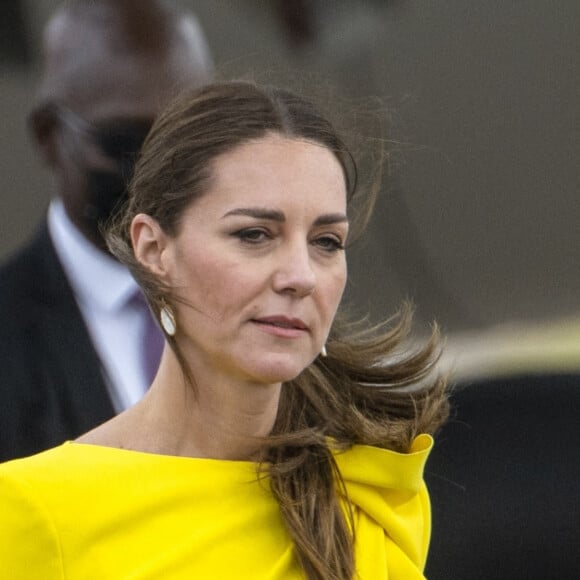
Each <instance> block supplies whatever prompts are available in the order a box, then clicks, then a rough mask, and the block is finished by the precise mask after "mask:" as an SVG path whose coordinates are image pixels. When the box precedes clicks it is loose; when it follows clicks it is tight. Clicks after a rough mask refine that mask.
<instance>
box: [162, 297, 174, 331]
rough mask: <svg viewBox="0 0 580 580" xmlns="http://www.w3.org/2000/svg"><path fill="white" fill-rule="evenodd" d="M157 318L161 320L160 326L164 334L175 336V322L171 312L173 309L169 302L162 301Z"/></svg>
mask: <svg viewBox="0 0 580 580" xmlns="http://www.w3.org/2000/svg"><path fill="white" fill-rule="evenodd" d="M159 318H160V321H161V327H162V328H163V330H164V331H165V334H167V335H168V336H175V332H176V330H177V324H176V323H175V314H174V313H173V309H172V308H171V306H169V304H167V303H166V302H165V300H164V301H163V306H162V307H161V310H160V311H159Z"/></svg>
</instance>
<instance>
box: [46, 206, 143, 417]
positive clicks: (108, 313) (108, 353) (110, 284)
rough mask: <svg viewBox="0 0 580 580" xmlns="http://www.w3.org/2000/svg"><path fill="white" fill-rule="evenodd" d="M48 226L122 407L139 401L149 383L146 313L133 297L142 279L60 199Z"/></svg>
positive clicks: (115, 402) (113, 395)
mask: <svg viewBox="0 0 580 580" xmlns="http://www.w3.org/2000/svg"><path fill="white" fill-rule="evenodd" d="M48 230H49V233H50V237H51V239H52V242H53V244H54V247H55V249H56V253H57V255H58V258H59V260H60V262H61V264H62V266H63V268H64V271H65V273H66V276H67V278H68V281H69V283H70V285H71V287H72V289H73V293H74V295H75V298H76V301H77V304H78V305H79V308H80V311H81V313H82V315H83V318H84V320H85V323H86V325H87V328H88V330H89V334H90V336H91V339H92V342H93V345H94V347H95V350H96V351H97V354H98V356H99V358H100V360H101V364H102V370H103V375H104V377H105V382H106V383H107V385H108V388H109V394H110V396H111V399H112V401H113V405H114V407H115V410H116V411H117V412H120V411H122V410H124V409H126V408H127V407H129V406H131V405H132V404H134V403H136V402H137V401H138V400H139V399H140V398H141V397H142V396H143V394H144V393H145V391H146V389H147V388H148V386H149V385H148V384H147V377H146V376H145V372H144V369H143V366H142V362H141V361H142V358H141V357H142V354H141V341H142V335H143V327H144V319H143V315H142V313H141V312H139V310H138V309H136V308H135V306H134V304H131V303H130V300H131V298H132V297H133V296H134V294H135V292H136V291H138V286H137V283H136V282H135V280H134V279H133V277H132V276H131V274H130V273H129V271H128V270H127V269H126V268H125V267H124V266H123V265H121V264H120V263H119V262H117V261H116V260H115V259H113V258H112V257H111V256H108V255H106V254H105V253H103V252H102V251H101V250H99V249H98V248H96V247H95V246H94V245H93V244H92V243H90V242H89V241H88V240H87V239H86V238H85V237H84V236H83V235H82V234H81V233H80V232H79V231H78V229H77V228H76V227H75V226H74V225H73V223H72V222H71V221H70V219H69V217H68V215H67V213H66V211H65V209H64V205H63V203H62V201H60V200H53V201H52V202H51V204H50V207H49V211H48Z"/></svg>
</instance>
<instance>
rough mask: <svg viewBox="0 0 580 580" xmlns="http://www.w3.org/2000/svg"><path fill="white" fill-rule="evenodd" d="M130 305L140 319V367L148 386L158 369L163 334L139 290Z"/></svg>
mask: <svg viewBox="0 0 580 580" xmlns="http://www.w3.org/2000/svg"><path fill="white" fill-rule="evenodd" d="M131 303H132V305H133V306H134V307H135V308H136V309H137V310H138V312H139V314H140V317H141V336H140V337H139V340H140V350H141V366H142V369H143V374H144V376H145V378H146V380H147V385H150V384H151V383H152V382H153V379H154V378H155V374H156V373H157V369H158V368H159V361H160V359H161V351H162V350H163V342H164V340H163V334H162V333H161V330H160V329H159V327H158V326H157V324H156V322H155V320H154V318H153V315H152V314H151V311H150V310H149V307H148V306H147V302H146V301H145V298H144V297H143V294H142V293H141V291H140V290H137V292H135V294H134V295H133V296H132V298H131Z"/></svg>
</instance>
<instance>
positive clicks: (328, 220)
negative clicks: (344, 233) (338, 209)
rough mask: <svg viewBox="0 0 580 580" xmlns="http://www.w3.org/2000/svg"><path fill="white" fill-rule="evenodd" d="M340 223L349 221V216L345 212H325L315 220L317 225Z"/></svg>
mask: <svg viewBox="0 0 580 580" xmlns="http://www.w3.org/2000/svg"><path fill="white" fill-rule="evenodd" d="M339 223H348V217H347V216H346V215H345V214H343V213H325V214H323V215H321V216H319V217H317V218H316V220H315V221H314V225H315V226H330V225H332V224H339Z"/></svg>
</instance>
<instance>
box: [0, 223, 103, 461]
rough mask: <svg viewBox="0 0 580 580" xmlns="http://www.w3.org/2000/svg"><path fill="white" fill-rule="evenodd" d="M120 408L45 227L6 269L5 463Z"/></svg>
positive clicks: (2, 275) (0, 385) (2, 318)
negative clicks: (107, 387) (112, 394)
mask: <svg viewBox="0 0 580 580" xmlns="http://www.w3.org/2000/svg"><path fill="white" fill-rule="evenodd" d="M113 414H114V410H113V405H112V403H111V400H110V398H109V395H108V392H107V389H106V385H105V381H104V379H103V375H102V372H101V364H100V361H99V359H98V357H97V354H96V352H95V349H94V348H93V345H92V343H91V340H90V337H89V334H88V331H87V328H86V326H85V324H84V321H83V318H82V316H81V313H80V310H79V308H78V306H77V304H76V302H75V299H74V296H73V292H72V289H71V287H70V285H69V283H68V281H67V279H66V276H65V274H64V271H63V268H62V266H61V264H60V262H59V260H58V258H57V255H56V252H55V249H54V247H53V245H52V242H51V240H50V236H49V234H48V228H47V226H46V224H44V225H43V227H42V228H41V229H40V231H39V232H38V234H37V235H36V237H35V238H34V239H33V240H32V241H31V243H30V244H29V245H28V246H26V247H25V248H23V249H22V250H21V251H20V252H19V253H18V254H17V255H15V256H14V257H13V258H12V259H11V260H10V261H9V262H8V263H6V264H5V265H4V266H3V267H2V268H0V461H4V460H6V459H10V458H15V457H22V456H25V455H30V454H32V453H36V452H38V451H41V450H44V449H47V448H49V447H53V446H55V445H58V444H60V443H61V442H62V441H64V440H66V439H71V438H75V437H77V436H78V435H80V434H81V433H84V432H85V431H87V430H89V429H91V428H93V427H95V426H96V425H98V424H99V423H101V422H103V421H105V420H106V419H108V418H110V417H112V416H113Z"/></svg>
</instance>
